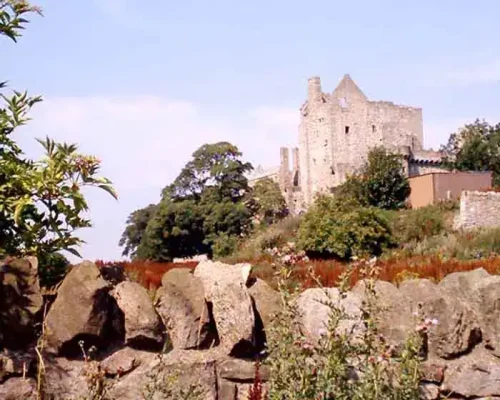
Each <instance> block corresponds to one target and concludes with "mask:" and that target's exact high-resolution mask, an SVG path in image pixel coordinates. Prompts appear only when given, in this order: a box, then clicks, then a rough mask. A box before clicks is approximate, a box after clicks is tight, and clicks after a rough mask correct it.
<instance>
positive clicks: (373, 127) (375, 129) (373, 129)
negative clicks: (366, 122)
mask: <svg viewBox="0 0 500 400" xmlns="http://www.w3.org/2000/svg"><path fill="white" fill-rule="evenodd" d="M376 131H377V127H376V126H375V125H372V132H374V133H375V132H376Z"/></svg>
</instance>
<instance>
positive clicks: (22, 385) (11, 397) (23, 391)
mask: <svg viewBox="0 0 500 400" xmlns="http://www.w3.org/2000/svg"><path fill="white" fill-rule="evenodd" d="M0 399H3V400H21V399H22V400H34V399H36V382H35V380H34V379H32V378H27V379H24V378H10V379H9V380H8V381H7V382H5V383H3V384H2V385H0Z"/></svg>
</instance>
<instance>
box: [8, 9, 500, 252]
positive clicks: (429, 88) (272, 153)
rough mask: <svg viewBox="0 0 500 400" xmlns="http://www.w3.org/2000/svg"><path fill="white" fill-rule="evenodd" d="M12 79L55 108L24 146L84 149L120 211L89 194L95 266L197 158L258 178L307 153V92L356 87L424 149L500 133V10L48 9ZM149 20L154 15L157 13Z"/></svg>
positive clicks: (23, 43) (13, 48)
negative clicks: (228, 161) (221, 146)
mask: <svg viewBox="0 0 500 400" xmlns="http://www.w3.org/2000/svg"><path fill="white" fill-rule="evenodd" d="M38 4H39V5H40V6H42V7H43V8H44V13H45V17H44V18H35V19H34V20H33V21H32V23H31V24H30V26H29V28H28V29H27V31H26V32H25V36H24V37H23V38H22V39H21V40H20V42H19V44H17V45H14V44H12V43H9V42H6V41H5V40H3V41H2V42H1V46H2V47H1V49H2V58H3V59H4V60H9V62H8V63H7V64H6V63H5V62H3V63H2V70H1V78H2V80H4V79H8V80H9V84H10V86H11V87H14V88H16V89H25V88H27V89H29V91H30V92H31V93H33V94H43V96H44V98H45V101H44V103H42V104H40V105H38V106H37V107H36V109H35V110H34V111H33V114H32V116H33V121H32V122H30V124H29V125H28V126H26V127H25V128H23V129H22V130H21V131H19V137H18V139H19V140H20V141H21V143H22V144H23V145H24V146H25V148H26V151H27V153H29V154H30V155H36V154H38V147H37V144H36V143H35V141H34V139H33V138H34V137H42V136H45V135H49V136H51V137H53V138H56V139H59V140H65V141H70V142H76V143H79V144H80V148H81V150H82V151H84V152H87V153H91V154H95V155H97V156H99V157H100V158H101V159H102V160H103V172H104V174H105V175H107V176H108V177H110V178H111V179H112V180H113V181H114V182H115V186H116V188H117V190H118V192H119V195H120V199H119V201H118V202H115V201H114V200H112V199H111V198H108V197H107V196H106V195H105V194H104V193H96V192H91V193H89V201H90V205H91V217H92V219H93V221H94V228H92V229H87V230H84V231H82V232H81V237H82V238H84V239H85V240H86V241H87V244H86V245H85V246H84V247H83V251H82V252H83V255H84V257H85V258H89V259H95V258H105V259H116V258H119V257H120V249H119V247H118V244H117V243H118V240H119V238H120V234H121V232H122V230H123V228H124V224H125V219H126V217H127V215H128V214H129V213H130V212H131V211H133V210H135V209H137V208H139V207H142V206H145V205H147V204H149V203H151V202H156V201H157V200H158V198H159V193H160V190H161V188H163V187H164V186H165V185H166V184H168V183H169V182H170V181H171V180H172V179H173V178H175V176H176V175H177V173H178V172H179V171H180V169H181V168H182V166H183V165H184V164H185V162H186V161H187V160H188V159H189V156H190V154H191V153H192V152H193V151H194V150H195V149H196V148H197V147H198V146H200V145H202V144H203V143H207V142H212V141H216V140H229V141H231V142H234V143H235V144H237V145H238V146H239V147H240V148H241V150H242V151H243V152H244V155H245V157H246V158H247V159H249V160H250V161H252V162H253V163H254V164H255V165H259V164H263V165H266V166H273V165H276V164H277V163H278V158H279V146H281V145H294V144H296V142H297V138H298V131H297V123H298V109H299V107H300V106H301V104H302V103H303V101H304V99H305V92H306V85H307V78H308V77H310V76H313V75H319V76H321V79H322V84H323V90H324V91H332V90H333V89H334V88H335V86H336V84H337V82H338V81H339V80H340V79H341V78H342V76H343V74H345V73H349V74H350V75H351V76H352V78H353V79H354V80H355V81H356V82H357V83H358V85H359V86H360V87H361V89H362V90H363V91H364V92H365V93H366V94H367V96H368V97H369V98H371V99H373V100H389V101H394V102H396V103H400V104H406V105H412V106H418V107H422V108H423V110H424V136H425V142H426V146H427V147H434V148H437V147H439V145H440V144H441V143H443V142H444V141H446V139H447V137H448V135H449V133H450V132H452V131H454V130H456V129H457V128H458V127H459V126H461V125H463V124H464V123H466V122H468V121H472V120H473V119H475V118H476V117H481V118H486V119H488V120H489V121H490V122H498V121H500V41H499V38H500V25H499V24H498V15H500V2H498V1H497V0H478V1H476V2H471V1H470V0H454V1H451V0H440V1H428V0H421V1H419V2H404V1H401V0H399V1H392V0H391V1H389V0H379V1H368V0H364V1H361V0H358V1H354V0H351V1H336V0H325V1H309V2H304V1H297V0H288V1H283V0H279V1H278V0H274V1H271V0H268V1H261V0H254V1H252V2H240V1H234V0H233V1H229V0H227V1H226V0H224V1H222V0H212V1H210V2H208V1H201V0H197V1H194V0H190V1H189V0H184V1H176V2H173V1H168V0H148V1H147V2H144V1H139V0H85V1H73V0H66V1H61V0H45V1H42V0H40V1H38ZM144 4H147V6H144Z"/></svg>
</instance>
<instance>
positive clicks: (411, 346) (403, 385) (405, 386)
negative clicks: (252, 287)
mask: <svg viewBox="0 0 500 400" xmlns="http://www.w3.org/2000/svg"><path fill="white" fill-rule="evenodd" d="M355 268H357V269H360V270H362V275H363V277H364V278H365V280H364V282H365V285H364V287H365V301H364V302H363V306H362V310H361V311H362V312H361V322H362V325H363V326H364V328H365V329H364V330H363V333H361V334H360V335H361V336H360V335H353V334H350V333H348V332H345V331H342V330H341V329H339V326H340V323H341V321H345V320H346V319H352V316H349V315H348V314H347V313H346V312H345V310H344V309H343V307H342V306H341V305H340V302H339V301H337V300H333V299H331V298H330V297H329V296H328V291H326V290H325V294H327V296H328V297H327V298H329V300H328V301H327V302H326V303H325V305H327V306H328V307H329V310H330V313H329V320H328V322H327V324H326V325H325V328H324V329H323V330H322V332H319V334H320V335H319V336H320V339H319V341H318V342H316V343H314V342H312V341H310V340H308V339H307V337H306V336H305V335H304V334H303V333H302V332H301V327H300V325H299V322H298V320H297V315H298V309H297V306H296V305H295V299H296V297H297V295H298V291H296V290H289V287H290V285H288V280H289V279H290V276H291V269H289V268H287V267H283V269H282V270H281V274H280V278H279V285H278V286H279V290H280V293H281V298H282V303H283V310H282V312H281V313H280V314H279V315H278V316H277V317H276V320H275V323H274V325H273V326H272V327H271V329H270V331H269V338H268V350H269V358H268V360H267V362H268V364H269V367H270V381H269V393H268V399H269V400H302V399H304V400H305V399H325V400H334V399H335V400H338V399H345V400H347V399H349V400H361V399H374V400H377V399H380V400H382V399H384V400H386V399H387V400H393V399H394V400H396V399H397V400H417V399H419V381H420V373H419V369H420V363H421V358H420V349H421V348H422V343H423V340H424V339H425V330H426V329H427V325H425V324H420V325H418V326H417V327H416V329H415V332H414V333H413V334H412V335H410V336H409V337H408V339H407V341H406V342H405V343H404V345H403V346H402V348H401V349H399V350H396V349H394V348H392V347H390V346H388V345H387V344H386V342H385V340H384V338H383V337H382V336H381V335H380V334H379V332H378V329H377V312H378V310H377V305H376V304H377V302H376V293H375V290H374V283H375V280H376V278H377V270H376V268H375V266H374V263H373V262H364V261H363V262H361V263H358V265H356V266H355ZM349 275H350V271H348V272H346V273H345V274H343V275H342V277H341V279H340V282H339V285H338V286H339V289H340V292H341V296H340V299H342V298H345V296H346V293H347V288H348V282H349ZM318 285H320V282H319V281H318ZM422 327H423V328H422Z"/></svg>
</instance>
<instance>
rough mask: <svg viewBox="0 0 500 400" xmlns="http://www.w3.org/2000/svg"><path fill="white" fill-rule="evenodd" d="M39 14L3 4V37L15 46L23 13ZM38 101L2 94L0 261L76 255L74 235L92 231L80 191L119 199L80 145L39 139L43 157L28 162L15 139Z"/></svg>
mask: <svg viewBox="0 0 500 400" xmlns="http://www.w3.org/2000/svg"><path fill="white" fill-rule="evenodd" d="M39 11H40V10H39V9H38V8H36V7H33V6H31V5H30V4H29V3H28V2H26V1H20V0H19V1H16V0H9V1H7V0H0V34H1V35H4V36H7V37H9V38H11V39H13V40H14V41H15V40H16V39H17V38H18V37H19V36H20V30H21V29H23V27H24V25H25V24H26V23H27V22H28V21H27V20H26V19H25V14H28V13H30V12H39ZM2 88H5V84H2V83H0V89H2ZM40 101H41V97H29V96H28V95H27V93H25V92H24V93H21V92H18V91H14V92H13V94H12V95H11V96H10V97H9V96H7V95H5V94H3V93H0V249H1V250H0V256H2V255H5V254H8V255H21V256H22V255H35V256H38V257H40V258H43V257H44V256H45V255H50V254H53V253H55V252H57V251H59V250H67V251H69V252H71V253H73V254H76V255H78V253H77V251H76V249H75V247H76V246H78V245H79V244H81V243H82V241H81V240H80V239H79V238H77V237H76V236H75V231H76V230H77V229H79V228H85V227H89V226H90V221H89V220H88V219H85V218H83V217H82V216H81V215H82V214H83V213H84V212H86V211H88V206H87V203H86V201H85V198H84V196H83V194H82V190H81V189H82V188H83V187H85V186H94V187H98V188H101V189H103V190H105V191H106V192H108V193H110V194H111V195H112V196H114V197H116V194H115V192H114V190H113V188H112V186H111V182H110V181H109V180H108V179H106V178H102V177H99V176H97V175H98V172H99V166H100V161H99V160H98V159H96V158H95V157H91V156H86V155H82V154H79V153H78V152H77V146H76V145H69V144H65V143H64V144H60V143H56V142H54V141H53V140H51V139H49V138H46V139H45V140H38V142H39V143H40V144H41V145H42V146H43V148H44V150H45V157H44V158H42V159H41V160H39V161H34V160H30V159H28V158H26V157H25V155H24V153H23V151H22V149H21V148H20V147H19V146H18V145H17V143H16V141H15V139H14V138H13V135H14V133H15V132H16V130H17V129H18V128H19V127H21V126H22V125H24V124H26V123H27V122H28V121H29V118H28V113H29V111H30V109H31V108H32V107H33V106H34V105H35V104H36V103H38V102H40Z"/></svg>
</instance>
